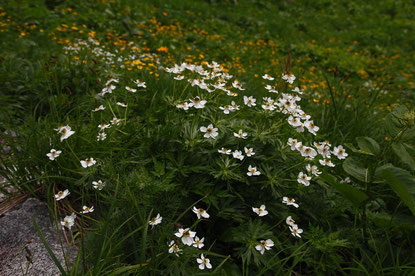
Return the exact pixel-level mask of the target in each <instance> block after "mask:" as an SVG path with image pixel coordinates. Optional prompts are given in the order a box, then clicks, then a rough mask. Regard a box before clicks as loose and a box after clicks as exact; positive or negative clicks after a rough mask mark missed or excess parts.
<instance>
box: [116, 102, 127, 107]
mask: <svg viewBox="0 0 415 276" xmlns="http://www.w3.org/2000/svg"><path fill="white" fill-rule="evenodd" d="M117 105H119V106H121V107H127V104H125V103H123V102H117Z"/></svg>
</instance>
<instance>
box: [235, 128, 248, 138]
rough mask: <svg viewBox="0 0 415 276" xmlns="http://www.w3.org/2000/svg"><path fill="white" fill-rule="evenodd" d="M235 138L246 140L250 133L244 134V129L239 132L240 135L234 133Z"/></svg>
mask: <svg viewBox="0 0 415 276" xmlns="http://www.w3.org/2000/svg"><path fill="white" fill-rule="evenodd" d="M233 136H235V137H237V138H242V139H246V136H248V133H246V132H243V130H242V129H240V130H239V131H238V133H235V132H234V133H233Z"/></svg>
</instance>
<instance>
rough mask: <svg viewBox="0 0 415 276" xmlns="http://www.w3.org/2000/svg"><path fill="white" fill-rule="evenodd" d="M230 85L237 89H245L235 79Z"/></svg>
mask: <svg viewBox="0 0 415 276" xmlns="http://www.w3.org/2000/svg"><path fill="white" fill-rule="evenodd" d="M232 86H233V87H235V88H237V89H239V90H245V89H244V88H242V85H241V84H240V83H239V81H237V80H235V81H234V82H233V83H232Z"/></svg>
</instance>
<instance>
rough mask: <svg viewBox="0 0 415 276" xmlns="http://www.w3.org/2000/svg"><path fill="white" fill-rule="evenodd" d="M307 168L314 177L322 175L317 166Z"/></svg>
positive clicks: (308, 165)
mask: <svg viewBox="0 0 415 276" xmlns="http://www.w3.org/2000/svg"><path fill="white" fill-rule="evenodd" d="M305 168H306V169H307V171H308V172H309V173H312V174H313V175H314V176H319V175H320V174H321V172H320V171H319V170H318V168H317V166H316V165H313V166H311V165H310V164H307V166H306V167H305Z"/></svg>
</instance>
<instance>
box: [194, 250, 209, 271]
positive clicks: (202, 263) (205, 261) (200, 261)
mask: <svg viewBox="0 0 415 276" xmlns="http://www.w3.org/2000/svg"><path fill="white" fill-rule="evenodd" d="M196 260H197V263H198V264H199V268H200V269H201V270H203V269H205V267H206V268H208V269H211V268H212V265H211V264H210V260H209V259H208V258H205V256H203V254H200V258H197V259H196Z"/></svg>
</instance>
